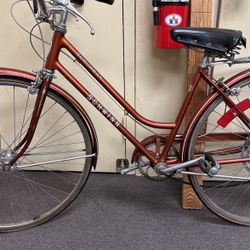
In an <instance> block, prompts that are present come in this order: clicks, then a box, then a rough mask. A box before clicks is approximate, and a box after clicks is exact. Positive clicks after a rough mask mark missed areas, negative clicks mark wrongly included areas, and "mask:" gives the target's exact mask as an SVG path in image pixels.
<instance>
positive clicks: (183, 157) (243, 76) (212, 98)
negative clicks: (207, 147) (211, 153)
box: [181, 69, 250, 161]
mask: <svg viewBox="0 0 250 250" xmlns="http://www.w3.org/2000/svg"><path fill="white" fill-rule="evenodd" d="M247 78H250V69H247V70H244V71H242V72H240V73H238V74H237V75H235V76H233V77H231V78H229V79H228V80H226V81H225V84H226V85H227V86H228V87H233V86H234V85H235V84H237V83H238V82H240V81H242V80H244V79H247ZM218 97H219V94H218V92H216V93H211V94H210V95H209V96H208V97H207V98H206V99H205V101H204V102H203V104H202V105H201V106H200V108H199V109H198V111H196V112H195V113H194V115H193V117H192V118H191V119H190V122H189V124H188V126H186V130H185V132H184V135H183V142H182V146H181V160H182V161H185V160H186V156H187V146H188V142H189V139H190V136H191V135H192V131H193V129H194V127H195V125H196V123H197V122H198V120H199V119H200V117H201V115H202V114H203V113H204V112H205V111H206V110H207V109H208V107H209V106H210V105H211V103H212V102H214V101H215V100H216V98H218Z"/></svg>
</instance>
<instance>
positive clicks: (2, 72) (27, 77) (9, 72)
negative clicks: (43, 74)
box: [0, 68, 98, 169]
mask: <svg viewBox="0 0 250 250" xmlns="http://www.w3.org/2000/svg"><path fill="white" fill-rule="evenodd" d="M4 76H7V77H13V78H14V77H15V78H19V79H20V80H24V81H28V82H32V81H34V80H35V77H36V76H35V75H34V74H31V73H29V72H25V71H21V70H18V69H10V68H0V77H4ZM50 89H51V90H52V91H53V92H56V93H57V94H58V95H59V96H60V97H61V98H63V99H64V100H66V102H67V103H70V104H71V105H72V107H73V108H74V109H76V110H77V111H78V113H79V114H80V115H81V117H82V120H83V121H84V123H85V125H86V127H87V129H88V131H89V133H90V135H91V143H92V148H93V152H95V153H96V157H95V158H93V161H92V166H93V168H94V169H95V168H96V164H97V158H98V139H97V134H96V131H95V128H94V125H93V123H92V121H91V119H90V117H89V116H88V114H87V112H86V111H85V110H84V109H83V107H82V106H81V105H80V104H79V102H78V101H77V100H76V99H75V98H74V97H73V96H71V95H70V94H69V93H68V92H66V91H65V90H64V89H62V88H61V87H59V86H58V85H56V84H54V83H52V84H51V85H50Z"/></svg>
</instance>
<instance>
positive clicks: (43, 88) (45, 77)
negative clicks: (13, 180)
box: [4, 69, 53, 171]
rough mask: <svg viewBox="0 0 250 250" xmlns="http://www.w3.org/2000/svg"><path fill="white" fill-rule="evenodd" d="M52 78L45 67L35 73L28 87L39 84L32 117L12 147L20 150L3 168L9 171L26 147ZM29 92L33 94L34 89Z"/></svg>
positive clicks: (32, 133) (35, 86) (31, 136)
mask: <svg viewBox="0 0 250 250" xmlns="http://www.w3.org/2000/svg"><path fill="white" fill-rule="evenodd" d="M38 78H39V79H40V83H39V82H38ZM52 78H53V72H52V71H50V70H47V69H42V70H41V71H39V72H38V73H37V78H36V81H35V82H34V84H33V85H32V86H30V87H29V88H30V89H32V88H33V89H32V90H33V91H34V90H35V88H37V87H38V85H40V89H39V91H38V95H37V99H36V102H35V106H34V110H33V113H32V117H31V121H30V125H29V128H28V130H27V133H26V135H25V136H24V138H23V139H22V140H21V142H20V143H19V144H18V145H17V146H16V147H15V148H14V149H13V151H14V152H17V150H19V149H20V148H21V147H22V149H21V150H20V152H19V153H18V154H16V155H15V156H14V157H13V159H12V160H11V161H10V162H9V163H8V164H7V165H5V166H4V169H5V170H6V171H9V170H10V169H11V166H12V165H13V164H15V163H16V162H17V160H18V159H19V158H20V157H21V156H22V155H23V154H24V152H25V151H26V150H27V149H28V147H29V145H30V143H31V141H32V139H33V136H34V133H35V131H36V127H37V124H38V121H39V118H40V116H41V113H42V110H43V106H44V103H45V100H46V96H47V93H48V90H49V87H50V83H51V81H52ZM30 89H27V91H29V92H30ZM30 93H31V92H30ZM31 94H35V91H34V92H33V93H31Z"/></svg>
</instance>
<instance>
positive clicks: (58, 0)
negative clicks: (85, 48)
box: [54, 0, 95, 35]
mask: <svg viewBox="0 0 250 250" xmlns="http://www.w3.org/2000/svg"><path fill="white" fill-rule="evenodd" d="M54 2H56V3H57V4H58V5H62V6H64V7H66V8H67V9H68V11H69V12H70V13H71V14H72V15H73V16H74V17H75V18H76V19H77V17H79V18H80V19H82V20H83V21H84V22H85V23H86V24H87V25H88V26H89V28H90V34H91V35H95V29H94V27H93V25H92V24H91V23H90V22H89V21H88V20H87V19H86V18H85V17H83V16H82V15H81V14H80V13H79V12H78V11H77V10H76V9H75V8H74V7H73V6H72V4H71V2H70V0H55V1H54Z"/></svg>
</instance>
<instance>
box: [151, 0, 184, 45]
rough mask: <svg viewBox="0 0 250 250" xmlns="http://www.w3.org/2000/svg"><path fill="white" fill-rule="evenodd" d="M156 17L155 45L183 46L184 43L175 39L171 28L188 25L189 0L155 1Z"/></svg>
mask: <svg viewBox="0 0 250 250" xmlns="http://www.w3.org/2000/svg"><path fill="white" fill-rule="evenodd" d="M153 6H154V17H155V20H157V21H155V41H154V44H155V47H156V48H161V49H166V48H182V47H183V45H182V44H180V43H177V42H175V41H173V40H172V39H171V37H170V30H171V29H172V28H176V27H186V26H187V25H188V12H189V0H180V1H178V0H156V1H153Z"/></svg>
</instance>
